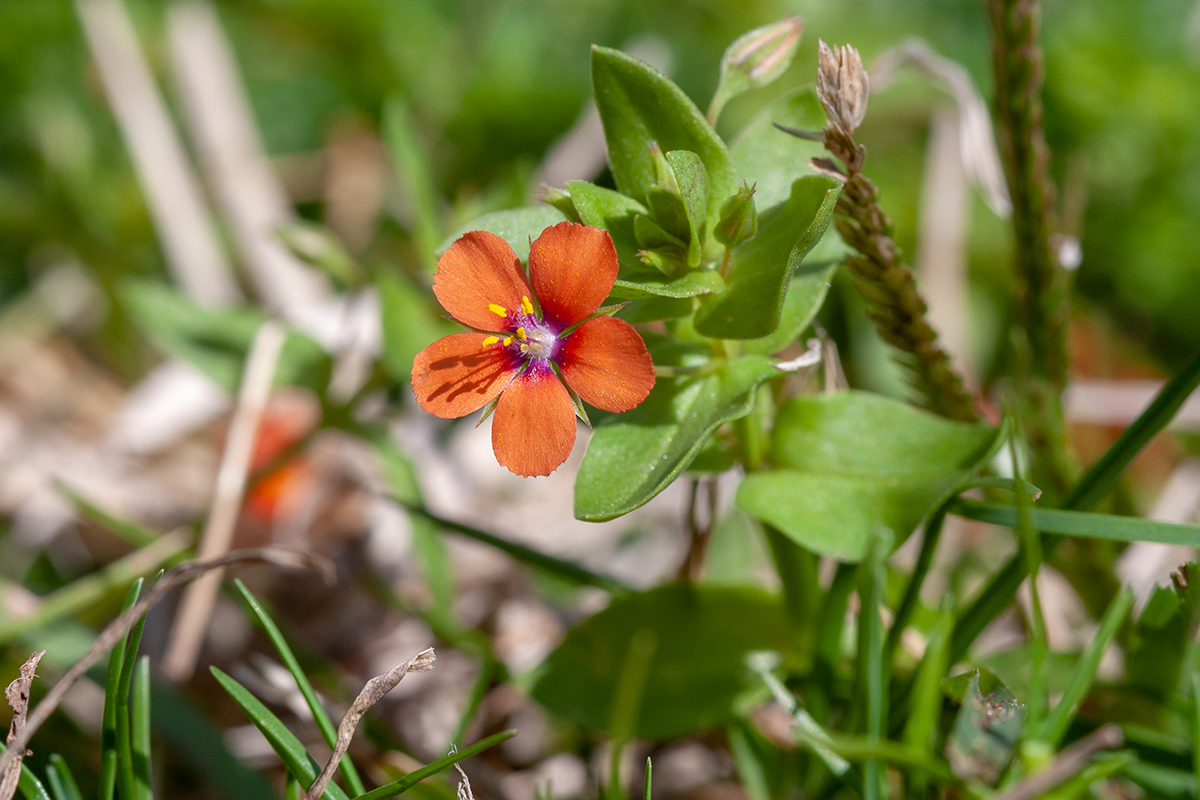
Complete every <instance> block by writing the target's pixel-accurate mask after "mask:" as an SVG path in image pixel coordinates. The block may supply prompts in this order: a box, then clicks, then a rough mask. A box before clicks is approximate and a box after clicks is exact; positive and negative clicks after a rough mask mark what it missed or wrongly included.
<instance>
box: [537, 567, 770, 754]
mask: <svg viewBox="0 0 1200 800" xmlns="http://www.w3.org/2000/svg"><path fill="white" fill-rule="evenodd" d="M635 639H648V640H651V641H653V642H654V647H653V649H652V652H653V655H652V656H651V657H650V664H649V669H648V671H647V673H646V680H645V686H644V691H643V692H642V700H641V703H640V707H639V708H637V709H636V710H635V711H634V716H635V718H636V721H635V724H634V726H633V730H634V731H636V734H635V735H636V736H637V737H638V738H641V739H667V738H672V737H676V736H681V735H683V734H687V733H690V732H693V731H698V730H704V729H706V728H711V727H714V726H716V725H720V724H721V723H723V722H725V721H727V720H728V719H729V718H730V717H731V716H732V713H733V712H732V705H733V702H734V700H735V699H736V698H737V696H738V695H739V694H740V693H741V692H742V691H743V690H744V689H745V688H746V686H747V680H746V678H747V676H746V670H745V668H744V667H743V665H742V659H743V657H744V656H745V654H746V653H748V652H750V651H752V650H762V649H772V650H781V649H783V648H784V647H785V645H786V639H787V635H786V625H785V622H784V615H783V610H782V607H781V606H780V604H779V601H778V600H777V599H776V598H775V597H773V596H772V595H770V594H767V593H766V592H763V591H760V590H758V589H751V588H746V587H728V586H693V585H687V584H671V585H669V586H663V587H660V588H658V589H653V590H651V591H648V592H642V593H638V594H630V595H624V596H623V597H619V598H616V599H614V600H613V601H612V603H611V604H609V606H608V608H606V609H604V610H603V611H601V612H600V613H599V614H596V615H595V616H593V617H591V618H589V619H587V620H585V621H584V622H583V623H582V624H580V625H578V626H576V627H575V628H573V629H571V630H570V631H569V632H568V633H567V636H566V639H564V640H563V643H562V644H560V645H559V646H558V648H557V649H556V650H555V651H554V652H553V653H551V654H550V656H549V657H548V658H547V659H546V661H545V662H544V663H543V665H542V667H541V670H540V674H539V676H538V678H537V680H536V683H535V684H534V686H533V690H532V695H533V697H534V699H536V700H537V701H538V702H540V703H541V704H542V705H544V706H545V707H546V708H547V709H549V710H550V711H552V712H554V713H555V714H558V715H559V716H562V717H565V718H566V719H569V720H571V721H572V722H575V723H577V724H579V725H582V726H584V727H586V728H589V729H591V730H595V731H607V730H608V729H609V726H610V725H611V724H612V719H611V717H612V709H613V706H614V702H615V701H616V697H617V684H618V681H619V678H620V676H621V673H622V670H623V667H624V666H625V661H626V658H627V655H628V653H629V648H630V642H631V641H634V640H635Z"/></svg>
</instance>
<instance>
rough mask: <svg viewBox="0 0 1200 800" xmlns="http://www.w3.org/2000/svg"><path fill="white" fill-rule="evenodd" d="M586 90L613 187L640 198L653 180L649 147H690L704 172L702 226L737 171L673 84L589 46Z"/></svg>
mask: <svg viewBox="0 0 1200 800" xmlns="http://www.w3.org/2000/svg"><path fill="white" fill-rule="evenodd" d="M592 91H593V92H594V94H595V97H596V107H597V109H599V111H600V119H601V121H602V122H603V123H604V139H605V141H606V142H607V144H608V160H609V164H610V165H611V166H612V171H613V177H614V178H615V179H616V182H617V188H618V189H619V190H620V191H621V192H623V193H625V194H627V195H629V196H630V197H633V198H635V199H637V200H640V201H641V200H645V199H646V197H647V195H648V193H649V191H650V187H651V186H653V185H654V183H655V170H654V159H653V157H652V156H651V154H650V145H651V144H652V143H654V142H657V143H658V145H659V147H661V148H662V151H663V152H664V153H666V152H670V151H672V150H690V151H691V152H693V153H695V154H696V155H697V156H699V157H700V160H701V161H702V162H703V163H704V168H705V169H706V170H707V171H708V202H707V208H708V214H707V218H708V224H709V227H710V228H711V227H712V226H713V225H715V224H716V223H717V219H718V218H719V217H720V213H721V204H722V203H724V202H725V199H726V198H727V197H729V195H731V194H733V192H734V183H735V182H736V180H737V173H736V172H735V170H734V166H733V160H732V159H731V158H730V157H729V151H728V150H727V149H726V147H725V143H724V142H723V141H721V137H719V136H717V134H716V131H714V130H713V129H712V126H711V125H709V124H708V122H707V121H705V119H704V115H703V114H701V113H700V110H699V109H697V108H696V106H695V104H694V103H693V102H692V101H691V100H689V99H688V96H687V95H686V94H684V93H683V90H681V89H680V88H679V87H678V86H676V85H675V84H674V83H672V82H671V81H670V80H669V79H668V78H666V77H665V76H663V75H662V74H660V73H659V72H658V71H657V70H655V69H654V68H653V67H651V66H650V65H648V64H645V63H643V62H641V61H638V60H637V59H636V58H633V57H631V56H627V55H625V54H624V53H622V52H620V51H618V50H610V49H609V48H607V47H593V48H592Z"/></svg>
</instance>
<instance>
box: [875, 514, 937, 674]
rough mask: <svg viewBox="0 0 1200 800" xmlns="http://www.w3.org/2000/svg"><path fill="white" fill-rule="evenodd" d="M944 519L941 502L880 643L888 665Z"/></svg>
mask: <svg viewBox="0 0 1200 800" xmlns="http://www.w3.org/2000/svg"><path fill="white" fill-rule="evenodd" d="M945 522H946V504H945V503H943V504H942V505H941V506H939V507H938V509H937V511H935V512H933V515H932V516H931V517H930V518H929V521H928V522H926V523H925V530H924V532H923V533H922V534H921V550H920V552H919V553H918V554H917V562H916V563H915V564H914V565H913V571H912V575H910V576H909V578H908V585H907V586H906V587H905V589H904V596H903V597H902V598H901V600H900V605H899V606H898V607H897V608H896V615H895V617H894V618H893V619H892V627H891V629H890V630H889V631H888V636H887V642H886V643H885V645H884V650H883V659H884V661H885V662H886V663H888V664H891V663H892V661H893V658H894V657H895V654H896V650H898V649H899V647H900V637H901V636H902V635H903V634H904V629H905V628H907V627H908V623H909V622H910V621H911V620H912V615H913V612H914V611H916V609H917V604H918V603H919V602H920V599H921V587H922V586H923V585H924V584H925V578H926V577H928V576H929V568H930V567H932V566H933V556H934V554H935V553H936V552H937V546H938V541H939V540H940V539H941V538H942V527H943V526H944V524H945Z"/></svg>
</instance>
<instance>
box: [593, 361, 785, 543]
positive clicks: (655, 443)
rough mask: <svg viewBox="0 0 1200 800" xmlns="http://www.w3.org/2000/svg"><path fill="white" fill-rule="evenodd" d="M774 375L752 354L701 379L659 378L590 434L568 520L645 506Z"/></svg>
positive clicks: (747, 407) (596, 517) (609, 515)
mask: <svg viewBox="0 0 1200 800" xmlns="http://www.w3.org/2000/svg"><path fill="white" fill-rule="evenodd" d="M778 374H779V372H778V370H776V369H775V367H774V366H773V365H772V363H771V361H770V359H768V358H766V357H765V356H759V355H754V356H745V357H743V358H739V359H737V360H736V361H731V362H728V363H725V364H722V365H721V366H719V367H718V368H716V369H714V370H713V371H712V372H709V373H706V374H702V375H690V376H682V377H675V378H661V377H660V378H659V379H658V383H657V384H656V385H655V387H654V390H653V391H651V392H650V396H649V397H647V398H646V399H645V400H644V401H643V402H642V404H641V405H640V406H638V407H637V408H635V409H633V410H632V411H629V412H627V413H625V414H620V415H616V416H613V417H610V418H609V419H608V420H607V421H606V422H605V423H604V424H602V425H600V426H599V427H597V428H596V432H595V433H594V434H592V440H591V442H590V443H589V444H588V449H587V454H586V455H584V457H583V463H582V464H581V465H580V467H579V476H578V477H577V478H576V480H575V516H576V517H578V518H579V519H585V520H590V521H593V522H595V521H600V520H606V519H612V518H613V517H619V516H621V515H622V514H627V513H629V512H630V511H632V510H633V509H635V508H637V507H639V506H641V505H643V504H645V503H646V502H648V501H649V500H650V499H651V498H652V497H654V496H655V495H657V494H658V493H659V492H661V491H662V490H663V489H665V488H666V487H667V486H668V485H670V483H671V481H673V480H675V478H676V476H678V475H679V473H680V472H682V471H683V470H685V469H686V468H687V466H688V465H689V464H691V463H692V459H693V458H695V457H696V455H697V453H699V452H700V450H701V448H702V447H703V446H704V443H705V442H706V441H707V440H708V437H709V436H711V435H712V433H713V431H715V430H716V429H717V427H718V426H720V425H721V424H723V423H725V422H729V421H730V420H733V419H737V418H738V417H742V416H745V415H746V414H747V413H749V411H750V406H751V404H752V403H753V401H754V393H753V389H754V388H755V387H756V386H758V385H759V384H760V383H762V382H763V381H766V380H769V379H770V378H772V377H774V376H775V375H778Z"/></svg>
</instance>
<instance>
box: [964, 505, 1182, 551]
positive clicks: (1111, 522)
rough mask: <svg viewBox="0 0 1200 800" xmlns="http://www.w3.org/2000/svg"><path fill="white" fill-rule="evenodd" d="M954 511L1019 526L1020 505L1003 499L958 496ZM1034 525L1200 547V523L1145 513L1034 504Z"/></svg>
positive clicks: (1123, 539) (1043, 529)
mask: <svg viewBox="0 0 1200 800" xmlns="http://www.w3.org/2000/svg"><path fill="white" fill-rule="evenodd" d="M949 509H950V513H952V514H957V515H958V516H960V517H966V518H967V519H973V520H978V521H979V522H990V523H991V524H993V525H1003V526H1005V527H1008V528H1014V529H1015V528H1017V527H1018V525H1019V522H1018V519H1017V509H1016V507H1015V506H1010V505H1004V504H1001V503H984V502H980V501H978V500H966V499H964V498H961V497H956V498H955V499H954V500H952V501H951V502H950V505H949ZM1030 511H1031V514H1032V516H1033V527H1034V528H1035V529H1037V530H1039V531H1041V532H1042V533H1052V534H1058V535H1060V536H1079V537H1082V538H1085V539H1108V540H1110V541H1114V542H1157V543H1159V544H1174V545H1183V546H1184V547H1200V525H1184V524H1181V523H1176V522H1159V521H1158V520H1156V519H1145V518H1144V517H1119V516H1117V515H1115V514H1095V513H1092V512H1090V511H1063V510H1062V509H1059V508H1033V509H1030Z"/></svg>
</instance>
